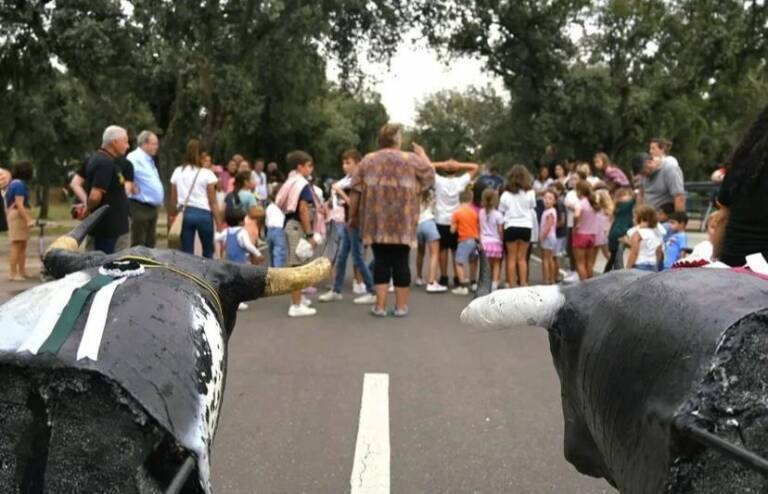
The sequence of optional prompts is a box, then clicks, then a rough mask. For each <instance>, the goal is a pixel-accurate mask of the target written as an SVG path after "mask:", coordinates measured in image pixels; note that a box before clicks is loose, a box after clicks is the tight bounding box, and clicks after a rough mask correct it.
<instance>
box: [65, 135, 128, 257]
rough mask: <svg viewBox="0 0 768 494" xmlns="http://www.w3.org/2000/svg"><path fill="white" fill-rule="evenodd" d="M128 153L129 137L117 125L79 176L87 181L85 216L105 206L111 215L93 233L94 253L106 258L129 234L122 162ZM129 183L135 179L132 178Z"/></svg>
mask: <svg viewBox="0 0 768 494" xmlns="http://www.w3.org/2000/svg"><path fill="white" fill-rule="evenodd" d="M126 151H128V133H127V132H126V131H125V129H123V128H122V127H117V126H115V125H112V126H109V127H107V129H106V130H105V131H104V136H103V138H102V144H101V149H99V150H98V151H96V152H95V153H93V154H92V155H91V157H90V158H89V159H88V161H87V162H86V163H85V164H84V166H83V167H82V168H81V169H80V171H78V175H81V176H82V177H84V178H85V190H86V192H87V194H88V196H87V206H86V215H88V214H89V213H90V212H92V211H95V210H96V209H98V208H99V206H102V205H104V204H107V205H109V211H107V214H106V215H105V216H104V218H103V219H102V220H101V221H100V222H99V223H98V224H97V225H96V227H95V228H94V229H93V231H92V232H91V235H93V239H94V249H95V250H100V251H102V252H105V253H107V254H112V253H113V252H115V246H116V244H117V239H118V238H119V237H120V236H121V235H124V234H126V233H128V197H127V196H126V194H125V182H126V175H125V173H124V172H125V171H128V172H129V175H130V172H132V167H129V169H126V168H125V167H124V166H121V164H124V163H122V162H121V161H119V160H123V161H125V159H124V156H125V153H126ZM128 179H129V180H133V177H131V176H129V177H128Z"/></svg>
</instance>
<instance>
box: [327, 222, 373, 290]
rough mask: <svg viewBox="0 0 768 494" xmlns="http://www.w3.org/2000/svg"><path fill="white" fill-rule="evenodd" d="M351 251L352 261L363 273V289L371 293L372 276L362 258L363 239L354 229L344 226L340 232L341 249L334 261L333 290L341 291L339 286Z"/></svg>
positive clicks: (342, 280)
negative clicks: (334, 278)
mask: <svg viewBox="0 0 768 494" xmlns="http://www.w3.org/2000/svg"><path fill="white" fill-rule="evenodd" d="M350 253H352V263H353V265H354V266H355V267H356V268H357V269H358V271H360V274H362V275H363V282H365V289H366V290H367V291H368V293H373V277H372V276H371V272H370V271H368V266H366V265H365V259H364V258H363V241H362V240H361V239H360V233H359V232H358V231H357V230H356V229H349V228H346V227H345V228H344V229H343V230H342V233H341V249H340V251H339V257H338V259H337V261H336V280H335V281H334V283H333V291H334V292H336V293H341V287H342V286H343V285H344V277H345V276H346V274H347V259H348V258H349V254H350Z"/></svg>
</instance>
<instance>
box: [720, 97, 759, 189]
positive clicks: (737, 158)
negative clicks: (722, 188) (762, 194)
mask: <svg viewBox="0 0 768 494" xmlns="http://www.w3.org/2000/svg"><path fill="white" fill-rule="evenodd" d="M767 163H768V106H766V107H765V108H763V111H762V112H761V113H760V115H759V116H758V117H757V120H755V123H753V124H752V127H751V128H750V129H749V132H747V135H746V136H745V137H744V139H743V140H742V141H741V143H740V144H739V146H738V147H737V148H736V150H735V151H734V152H733V154H732V155H731V159H730V160H729V163H728V167H727V170H726V174H732V176H731V178H730V179H729V182H730V184H731V185H730V191H729V192H731V195H733V196H735V195H736V194H737V193H739V192H741V191H743V190H744V188H745V186H747V185H749V184H753V185H754V186H755V187H759V186H760V185H761V184H762V180H761V179H762V178H764V176H765V170H766V164H767Z"/></svg>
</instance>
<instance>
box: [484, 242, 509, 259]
mask: <svg viewBox="0 0 768 494" xmlns="http://www.w3.org/2000/svg"><path fill="white" fill-rule="evenodd" d="M482 244H483V252H485V257H487V258H488V259H502V258H503V257H504V244H502V243H501V241H499V240H483V241H482Z"/></svg>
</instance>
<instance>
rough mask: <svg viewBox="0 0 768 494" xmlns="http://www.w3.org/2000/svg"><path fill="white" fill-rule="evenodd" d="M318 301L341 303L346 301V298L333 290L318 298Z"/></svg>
mask: <svg viewBox="0 0 768 494" xmlns="http://www.w3.org/2000/svg"><path fill="white" fill-rule="evenodd" d="M317 300H319V301H321V302H339V301H341V300H344V297H343V296H342V295H341V294H340V293H336V292H334V291H333V290H328V291H327V292H325V293H324V294H322V295H320V296H319V297H317Z"/></svg>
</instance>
